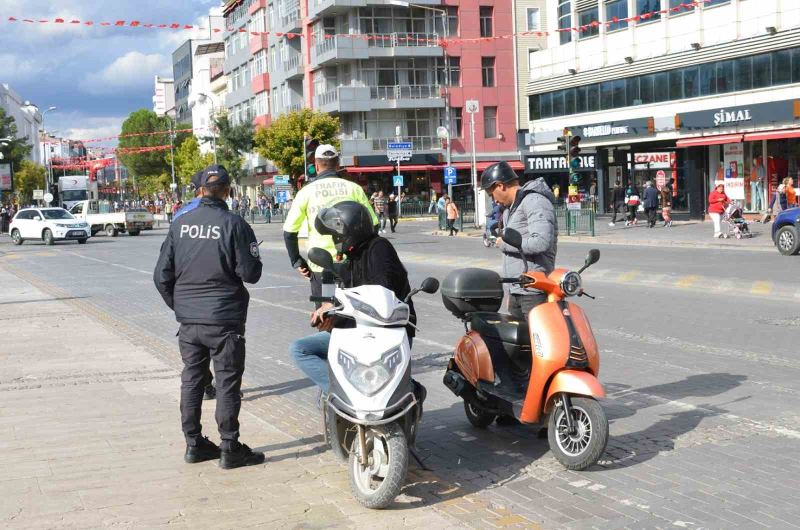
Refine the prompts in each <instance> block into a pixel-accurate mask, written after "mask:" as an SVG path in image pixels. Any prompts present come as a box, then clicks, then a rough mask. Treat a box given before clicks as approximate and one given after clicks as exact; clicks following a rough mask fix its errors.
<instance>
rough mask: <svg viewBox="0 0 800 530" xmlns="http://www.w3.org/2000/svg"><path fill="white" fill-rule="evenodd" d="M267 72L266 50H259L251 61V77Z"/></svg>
mask: <svg viewBox="0 0 800 530" xmlns="http://www.w3.org/2000/svg"><path fill="white" fill-rule="evenodd" d="M266 72H267V50H260V51H258V52H257V53H256V55H255V59H254V61H253V75H254V76H257V75H261V74H264V73H266Z"/></svg>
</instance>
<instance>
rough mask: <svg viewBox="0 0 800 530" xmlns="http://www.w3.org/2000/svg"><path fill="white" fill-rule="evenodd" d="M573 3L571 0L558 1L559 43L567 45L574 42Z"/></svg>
mask: <svg viewBox="0 0 800 530" xmlns="http://www.w3.org/2000/svg"><path fill="white" fill-rule="evenodd" d="M571 27H572V2H571V0H558V29H560V30H561V31H559V32H558V33H559V42H560V43H561V44H566V43H568V42H571V41H572V31H571V30H570V29H569V28H571Z"/></svg>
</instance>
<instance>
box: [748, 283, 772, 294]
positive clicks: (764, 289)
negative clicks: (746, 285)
mask: <svg viewBox="0 0 800 530" xmlns="http://www.w3.org/2000/svg"><path fill="white" fill-rule="evenodd" d="M771 292H772V282H754V283H753V287H751V288H750V293H751V294H769V293H771Z"/></svg>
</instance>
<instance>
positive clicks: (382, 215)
mask: <svg viewBox="0 0 800 530" xmlns="http://www.w3.org/2000/svg"><path fill="white" fill-rule="evenodd" d="M373 205H374V206H375V213H377V214H378V221H379V223H380V229H379V230H380V231H379V233H380V234H385V233H386V197H384V195H383V192H382V191H379V192H378V196H377V197H375V200H374V201H373Z"/></svg>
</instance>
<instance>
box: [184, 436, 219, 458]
mask: <svg viewBox="0 0 800 530" xmlns="http://www.w3.org/2000/svg"><path fill="white" fill-rule="evenodd" d="M219 455H220V451H219V447H217V444H215V443H214V442H212V441H211V440H209V439H208V438H206V437H205V436H203V437H201V438H199V439H198V440H197V445H187V446H186V454H185V455H183V460H184V461H185V462H186V463H187V464H198V463H200V462H206V461H208V460H216V459H218V458H219Z"/></svg>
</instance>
